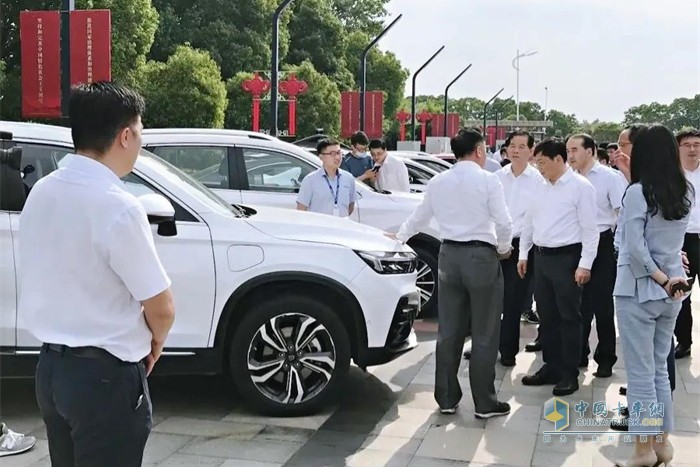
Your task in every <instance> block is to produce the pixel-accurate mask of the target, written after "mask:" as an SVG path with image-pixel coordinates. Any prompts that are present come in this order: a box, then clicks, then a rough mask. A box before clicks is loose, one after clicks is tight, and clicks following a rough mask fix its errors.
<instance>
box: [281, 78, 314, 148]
mask: <svg viewBox="0 0 700 467" xmlns="http://www.w3.org/2000/svg"><path fill="white" fill-rule="evenodd" d="M308 89H309V85H308V84H306V81H302V80H300V79H297V76H296V75H295V74H294V73H292V74H290V75H289V78H287V79H286V80H284V81H280V92H281V93H282V94H284V95H286V96H287V97H289V136H294V135H296V133H297V96H298V95H299V94H304V93H305V92H306V91H307V90H308Z"/></svg>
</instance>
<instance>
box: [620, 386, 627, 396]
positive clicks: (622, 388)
mask: <svg viewBox="0 0 700 467" xmlns="http://www.w3.org/2000/svg"><path fill="white" fill-rule="evenodd" d="M620 395H621V396H626V395H627V387H626V386H620Z"/></svg>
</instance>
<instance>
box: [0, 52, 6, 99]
mask: <svg viewBox="0 0 700 467" xmlns="http://www.w3.org/2000/svg"><path fill="white" fill-rule="evenodd" d="M4 86H5V62H4V61H3V60H0V95H2V94H1V93H2V89H3V88H4Z"/></svg>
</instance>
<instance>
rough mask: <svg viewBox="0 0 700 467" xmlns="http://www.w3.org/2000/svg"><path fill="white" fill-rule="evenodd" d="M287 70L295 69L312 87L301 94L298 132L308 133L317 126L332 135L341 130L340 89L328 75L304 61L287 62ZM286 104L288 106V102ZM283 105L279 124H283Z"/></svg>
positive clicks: (298, 108)
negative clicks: (296, 63) (296, 62)
mask: <svg viewBox="0 0 700 467" xmlns="http://www.w3.org/2000/svg"><path fill="white" fill-rule="evenodd" d="M285 69H286V71H289V72H292V73H296V75H297V78H299V79H302V80H304V81H306V83H307V84H308V85H309V90H308V91H307V92H306V93H304V94H302V95H300V96H299V97H298V104H297V134H298V135H299V136H308V135H313V134H315V133H316V129H317V128H323V130H324V132H325V133H326V134H328V135H331V136H337V135H338V134H339V133H340V92H339V91H338V86H337V85H336V84H335V83H334V82H333V80H332V79H330V78H329V77H328V76H326V75H323V74H321V73H319V72H318V71H316V69H315V68H314V66H313V64H311V62H309V61H305V62H303V63H302V64H300V65H295V66H287V67H285ZM285 107H286V106H285ZM285 107H282V106H280V128H283V127H284V121H285V120H286V118H284V113H283V112H282V109H283V108H285Z"/></svg>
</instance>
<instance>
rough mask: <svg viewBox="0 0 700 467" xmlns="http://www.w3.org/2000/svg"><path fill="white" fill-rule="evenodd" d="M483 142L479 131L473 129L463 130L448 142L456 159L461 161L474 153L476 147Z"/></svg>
mask: <svg viewBox="0 0 700 467" xmlns="http://www.w3.org/2000/svg"><path fill="white" fill-rule="evenodd" d="M483 142H484V136H483V135H482V134H481V133H480V132H479V131H477V130H476V129H474V128H464V129H462V130H459V133H457V136H455V137H454V138H452V139H451V140H450V148H451V149H452V154H454V155H455V157H456V158H457V159H462V158H464V157H465V156H467V155H469V154H472V153H473V152H474V151H476V148H477V146H478V145H479V144H481V143H483Z"/></svg>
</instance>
